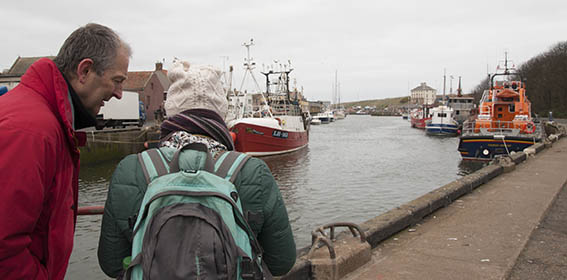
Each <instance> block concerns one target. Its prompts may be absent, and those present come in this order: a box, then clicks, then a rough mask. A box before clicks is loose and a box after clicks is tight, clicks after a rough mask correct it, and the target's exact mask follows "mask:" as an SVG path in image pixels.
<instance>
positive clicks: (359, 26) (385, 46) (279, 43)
mask: <svg viewBox="0 0 567 280" xmlns="http://www.w3.org/2000/svg"><path fill="white" fill-rule="evenodd" d="M566 7H567V3H564V2H563V1H545V0H544V1H532V0H529V1H511V0H503V1H486V0H479V1H467V2H463V1H457V2H455V1H418V0H402V1H387V2H383V1H350V2H349V1H338V0H331V1H299V0H292V1H260V0H253V1H249V0H246V1H232V2H226V1H218V0H212V1H162V2H158V1H107V0H102V1H97V2H76V1H69V0H64V1H56V2H45V1H43V2H37V1H28V0H24V1H9V2H7V3H5V4H3V11H4V13H3V15H4V26H3V30H6V31H3V36H4V37H6V38H9V40H6V41H5V42H4V44H3V46H2V52H1V53H0V68H7V67H9V66H10V65H11V64H12V63H13V61H14V60H15V58H16V57H17V56H18V55H21V56H36V55H54V54H56V53H57V51H58V48H59V47H60V45H61V43H62V42H63V41H64V39H65V38H66V37H67V36H68V34H69V33H71V32H72V31H73V30H74V29H75V28H77V27H78V26H81V25H84V24H86V23H87V22H98V23H102V24H105V25H108V26H110V27H111V28H113V29H115V30H116V31H117V32H118V33H120V34H121V35H122V36H123V37H124V39H125V40H126V41H128V42H129V43H130V44H131V46H132V48H133V50H134V54H133V58H132V60H131V63H130V69H131V70H151V69H153V67H154V66H153V65H154V63H155V62H156V61H161V60H163V59H165V61H166V65H165V66H166V67H168V63H170V62H171V59H172V58H173V57H179V58H184V59H188V60H190V61H192V62H194V63H199V64H213V65H216V66H218V67H222V66H223V65H225V66H228V65H234V68H235V72H234V82H233V85H236V84H239V83H240V81H241V78H242V74H243V68H242V63H243V58H244V57H245V55H246V49H245V48H244V47H242V43H244V42H246V41H248V40H249V39H250V38H254V42H255V45H254V46H253V47H252V48H251V51H252V56H253V57H254V59H255V61H256V63H257V65H258V68H257V69H256V70H258V71H261V70H262V64H264V65H269V64H271V63H272V61H273V60H274V59H278V60H280V61H287V60H288V59H290V60H291V61H292V64H293V66H294V71H293V72H292V77H293V78H295V79H296V81H297V85H298V86H302V87H303V88H304V90H305V92H304V93H305V95H306V96H307V97H308V98H310V99H320V100H330V99H331V86H332V83H333V81H334V73H335V71H338V73H339V80H340V82H341V93H342V100H345V101H350V100H355V99H376V98H386V97H394V96H404V95H407V94H408V87H409V88H413V87H415V86H417V85H418V84H419V83H420V82H427V83H428V84H430V85H432V86H433V87H435V88H437V89H438V90H441V89H442V79H443V78H442V75H443V69H447V73H448V74H451V75H453V76H455V77H458V76H462V77H463V87H464V89H465V91H468V90H470V89H472V88H473V87H474V86H476V84H478V82H480V80H481V79H483V78H484V77H485V76H486V72H487V68H488V71H493V69H494V68H495V66H496V63H497V62H498V60H499V59H502V58H503V54H504V51H506V50H507V51H508V52H509V53H510V57H511V58H512V59H513V60H514V61H515V62H516V63H517V64H519V63H521V62H523V61H527V60H528V59H529V58H531V57H532V56H534V55H537V54H539V53H541V52H544V51H545V50H547V48H549V47H550V46H552V45H553V44H555V43H557V42H559V41H562V40H565V39H564V35H563V34H564V30H565V28H566V27H567V9H566ZM63 11H64V13H63ZM62 14H64V15H63V16H62ZM226 57H228V60H227V59H226ZM257 78H258V79H261V75H260V74H259V73H257Z"/></svg>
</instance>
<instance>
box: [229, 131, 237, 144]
mask: <svg viewBox="0 0 567 280" xmlns="http://www.w3.org/2000/svg"><path fill="white" fill-rule="evenodd" d="M230 137H232V142H233V143H236V133H234V132H232V131H231V132H230Z"/></svg>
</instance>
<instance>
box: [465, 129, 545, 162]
mask: <svg viewBox="0 0 567 280" xmlns="http://www.w3.org/2000/svg"><path fill="white" fill-rule="evenodd" d="M536 142H537V139H534V138H533V137H532V138H530V137H521V136H520V137H518V136H499V137H497V136H495V135H484V136H461V137H460V139H459V148H458V150H459V153H460V154H461V157H462V158H463V160H479V161H490V160H492V159H494V157H495V156H497V155H506V154H508V153H510V152H513V151H514V152H520V151H523V150H524V149H525V148H527V147H529V146H531V145H533V144H535V143H536Z"/></svg>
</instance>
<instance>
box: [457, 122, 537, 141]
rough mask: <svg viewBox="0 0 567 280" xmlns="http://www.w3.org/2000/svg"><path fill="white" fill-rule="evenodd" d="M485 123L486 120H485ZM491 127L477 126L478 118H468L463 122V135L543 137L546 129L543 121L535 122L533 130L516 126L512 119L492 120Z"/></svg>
mask: <svg viewBox="0 0 567 280" xmlns="http://www.w3.org/2000/svg"><path fill="white" fill-rule="evenodd" d="M483 122H484V123H485V122H486V120H483ZM490 124H491V126H490V127H480V126H479V127H477V126H476V120H468V121H465V122H464V123H463V128H462V130H461V135H463V136H486V135H502V136H519V137H526V138H535V139H536V140H537V139H541V138H542V137H543V134H544V129H543V126H542V125H541V123H539V122H534V126H535V129H534V130H533V132H531V133H529V132H530V131H526V130H522V129H520V128H516V126H515V123H514V122H512V121H492V122H490Z"/></svg>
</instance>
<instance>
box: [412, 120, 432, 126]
mask: <svg viewBox="0 0 567 280" xmlns="http://www.w3.org/2000/svg"><path fill="white" fill-rule="evenodd" d="M430 119H431V118H427V119H416V118H411V127H415V128H419V129H425V122H427V121H428V120H430Z"/></svg>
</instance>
